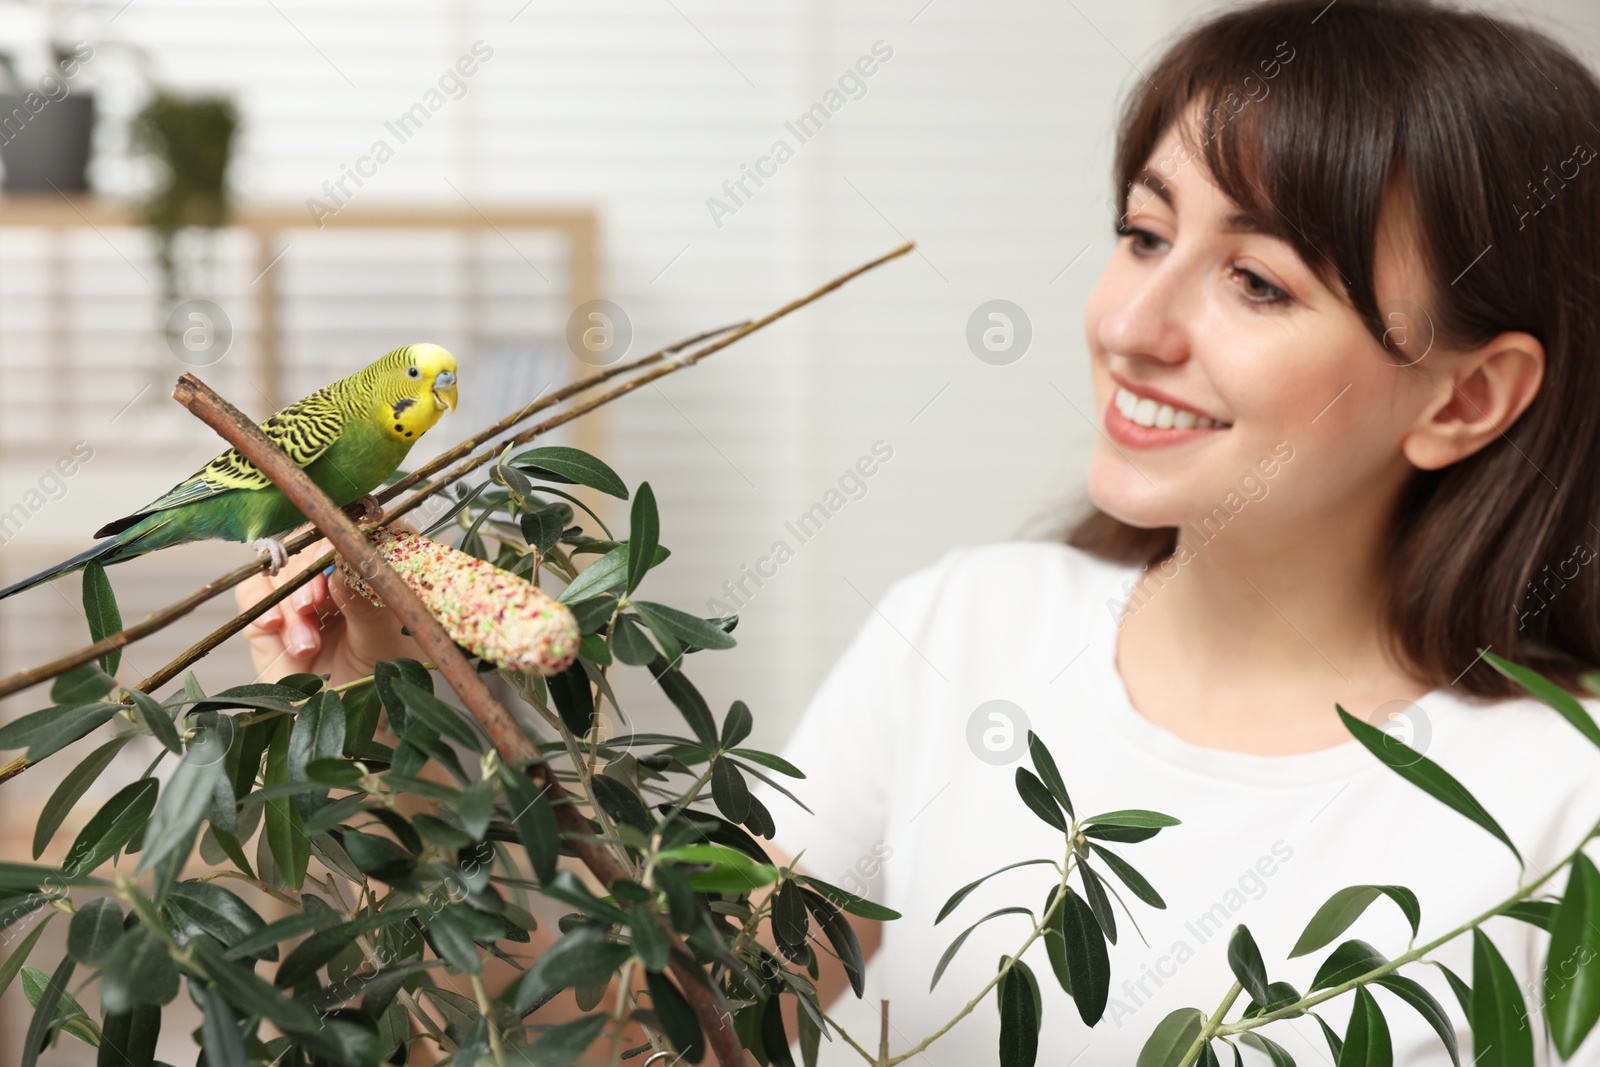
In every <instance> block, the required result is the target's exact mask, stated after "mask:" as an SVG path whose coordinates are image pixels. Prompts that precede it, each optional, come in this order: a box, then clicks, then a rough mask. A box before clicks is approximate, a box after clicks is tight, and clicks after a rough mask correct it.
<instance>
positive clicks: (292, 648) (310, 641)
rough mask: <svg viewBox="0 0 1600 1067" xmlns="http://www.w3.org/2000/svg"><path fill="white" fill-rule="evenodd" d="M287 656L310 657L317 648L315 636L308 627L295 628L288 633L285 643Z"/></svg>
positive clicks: (314, 632)
mask: <svg viewBox="0 0 1600 1067" xmlns="http://www.w3.org/2000/svg"><path fill="white" fill-rule="evenodd" d="M287 645H288V649H289V655H291V656H295V657H297V658H298V657H303V656H308V655H310V654H311V653H312V652H313V651H315V650H316V647H317V634H316V631H314V630H312V629H311V627H309V626H296V627H295V628H294V629H293V630H290V631H289V640H288V642H287Z"/></svg>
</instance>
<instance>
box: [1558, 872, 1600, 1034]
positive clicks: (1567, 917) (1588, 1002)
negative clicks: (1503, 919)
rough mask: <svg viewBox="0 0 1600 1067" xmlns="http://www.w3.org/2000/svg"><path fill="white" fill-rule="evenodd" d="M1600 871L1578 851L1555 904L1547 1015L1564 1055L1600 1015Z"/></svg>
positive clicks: (1587, 1032) (1592, 1027)
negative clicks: (1599, 958)
mask: <svg viewBox="0 0 1600 1067" xmlns="http://www.w3.org/2000/svg"><path fill="white" fill-rule="evenodd" d="M1597 957H1600V871H1596V870H1595V866H1594V863H1593V862H1592V861H1591V860H1590V859H1589V857H1588V856H1585V855H1584V854H1583V853H1582V852H1579V853H1578V854H1577V856H1576V857H1575V858H1574V859H1573V861H1572V872H1571V874H1570V875H1569V876H1568V877H1567V891H1566V893H1565V894H1563V895H1562V897H1561V903H1560V904H1559V905H1557V907H1556V914H1555V922H1554V923H1553V925H1552V929H1551V931H1550V951H1549V953H1548V954H1547V956H1546V962H1545V968H1544V1005H1545V1016H1546V1018H1548V1019H1549V1022H1550V1039H1551V1041H1553V1042H1554V1043H1555V1046H1556V1051H1558V1052H1559V1053H1561V1058H1562V1059H1563V1060H1569V1059H1571V1058H1572V1056H1573V1053H1575V1052H1577V1050H1578V1046H1579V1045H1581V1044H1583V1039H1584V1038H1585V1037H1587V1036H1588V1035H1589V1031H1590V1030H1592V1029H1594V1024H1595V1021H1596V1020H1597V1019H1600V960H1597Z"/></svg>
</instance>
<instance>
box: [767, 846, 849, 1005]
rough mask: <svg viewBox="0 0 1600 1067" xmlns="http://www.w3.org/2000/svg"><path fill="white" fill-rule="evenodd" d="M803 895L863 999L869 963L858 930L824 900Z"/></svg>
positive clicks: (805, 890)
mask: <svg viewBox="0 0 1600 1067" xmlns="http://www.w3.org/2000/svg"><path fill="white" fill-rule="evenodd" d="M769 870H770V868H769ZM774 873H776V872H774ZM801 892H802V893H803V894H804V897H805V902H806V908H807V909H808V910H809V911H810V912H811V917H812V918H813V919H815V920H816V921H817V925H818V926H820V927H821V928H822V933H823V935H824V936H825V937H827V939H828V943H829V944H830V945H832V946H833V951H834V954H835V955H837V956H838V957H839V962H840V963H841V964H843V965H844V972H845V975H846V976H847V977H848V978H849V979H850V988H851V989H852V990H854V991H855V994H856V996H857V997H859V996H861V993H862V990H863V989H864V988H865V984H864V982H865V976H866V970H867V961H866V957H865V956H864V955H862V952H861V942H860V941H858V940H857V939H856V932H855V930H853V929H852V928H851V926H850V922H849V920H848V919H846V918H845V917H844V913H843V912H841V911H840V910H839V909H838V908H835V907H834V906H833V905H832V904H830V903H828V902H827V900H825V899H824V898H823V897H822V896H820V895H819V894H817V893H813V892H812V891H811V890H809V889H803V890H801Z"/></svg>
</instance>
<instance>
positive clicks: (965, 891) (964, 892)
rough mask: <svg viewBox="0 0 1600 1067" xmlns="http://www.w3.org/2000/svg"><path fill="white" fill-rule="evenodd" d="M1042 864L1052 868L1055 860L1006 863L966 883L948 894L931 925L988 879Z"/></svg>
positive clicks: (939, 921) (941, 918)
mask: <svg viewBox="0 0 1600 1067" xmlns="http://www.w3.org/2000/svg"><path fill="white" fill-rule="evenodd" d="M1044 863H1048V864H1050V865H1051V866H1052V867H1054V866H1055V865H1056V861H1055V860H1019V861H1017V862H1016V863H1008V864H1006V865H1005V866H1004V867H1001V868H999V869H998V870H993V871H990V872H989V873H988V874H986V875H984V876H983V877H982V878H976V879H973V880H972V881H970V882H968V883H967V884H966V885H964V886H962V887H961V888H960V889H957V890H956V891H955V892H954V893H951V894H950V899H949V900H947V901H945V902H944V907H942V908H940V909H939V914H938V915H937V916H935V918H934V920H933V924H934V925H935V926H937V925H939V924H940V923H941V922H943V921H944V920H945V918H946V917H947V916H948V915H949V914H950V913H951V912H952V911H955V910H956V908H958V907H960V905H961V902H962V901H963V900H966V899H967V897H968V896H970V895H971V893H972V891H973V890H974V889H976V888H978V887H979V886H980V885H982V884H983V883H984V882H987V881H988V880H989V879H991V878H993V877H994V876H995V875H997V874H1004V873H1005V872H1006V871H1012V870H1016V869H1017V868H1018V867H1034V866H1037V865H1039V864H1044Z"/></svg>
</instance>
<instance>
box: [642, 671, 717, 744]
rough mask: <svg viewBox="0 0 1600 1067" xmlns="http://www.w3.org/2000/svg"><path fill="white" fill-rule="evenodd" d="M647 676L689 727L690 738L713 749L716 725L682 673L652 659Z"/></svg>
mask: <svg viewBox="0 0 1600 1067" xmlns="http://www.w3.org/2000/svg"><path fill="white" fill-rule="evenodd" d="M650 673H651V675H653V676H654V677H655V680H656V682H657V684H659V685H660V686H661V691H662V692H663V693H665V694H667V699H668V700H670V701H672V703H673V706H674V707H676V708H677V709H678V711H679V712H680V713H682V715H683V718H684V720H685V721H686V722H688V724H689V729H691V730H692V731H694V736H695V737H696V738H698V739H699V741H700V743H701V744H702V745H704V746H705V747H706V748H708V749H715V748H716V747H717V741H718V736H717V723H716V720H715V719H713V718H712V716H711V707H710V706H709V705H708V704H707V703H706V698H705V697H703V696H701V695H700V690H698V689H696V688H695V687H694V684H693V683H692V682H690V681H689V679H688V678H686V677H684V675H683V672H682V671H679V670H675V669H674V668H672V667H669V666H667V662H666V660H664V659H660V658H657V659H654V660H652V661H651V663H650Z"/></svg>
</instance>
